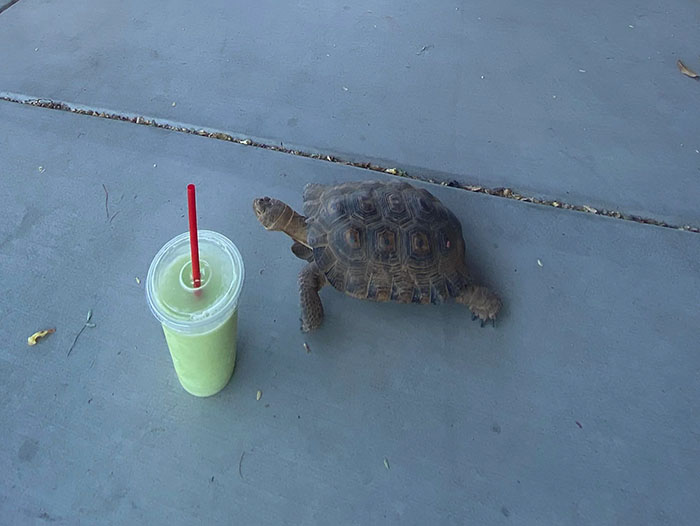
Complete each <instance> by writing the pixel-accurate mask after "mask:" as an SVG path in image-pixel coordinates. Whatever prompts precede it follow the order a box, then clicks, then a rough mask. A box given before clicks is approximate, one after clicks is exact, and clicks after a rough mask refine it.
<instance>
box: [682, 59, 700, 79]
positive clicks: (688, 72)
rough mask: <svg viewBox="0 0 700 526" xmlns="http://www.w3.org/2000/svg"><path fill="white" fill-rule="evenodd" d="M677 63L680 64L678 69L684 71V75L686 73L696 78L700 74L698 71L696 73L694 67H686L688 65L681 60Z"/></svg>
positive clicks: (687, 75)
mask: <svg viewBox="0 0 700 526" xmlns="http://www.w3.org/2000/svg"><path fill="white" fill-rule="evenodd" d="M676 65H677V66H678V69H679V70H680V72H681V73H683V75H685V76H686V77H690V78H691V79H696V78H698V76H700V75H698V74H697V73H695V72H694V71H693V70H692V69H688V68H687V67H686V65H685V64H683V62H681V61H680V60H679V61H678V62H676Z"/></svg>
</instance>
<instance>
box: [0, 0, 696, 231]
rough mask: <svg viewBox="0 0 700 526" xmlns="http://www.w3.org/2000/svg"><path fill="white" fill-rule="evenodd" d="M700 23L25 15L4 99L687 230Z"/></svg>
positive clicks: (675, 16)
mask: <svg viewBox="0 0 700 526" xmlns="http://www.w3.org/2000/svg"><path fill="white" fill-rule="evenodd" d="M698 24H700V8H699V7H698V3H697V2H696V1H693V0H672V1H669V2H664V4H663V5H659V6H657V5H651V4H650V3H649V2H641V1H638V0H625V1H623V2H608V1H602V0H595V1H592V2H585V3H581V2H578V3H567V4H565V5H564V4H562V5H559V4H557V3H555V2H551V1H536V2H520V1H517V0H515V1H508V2H488V1H485V0H481V1H478V2H470V3H468V4H467V3H465V2H461V1H455V0H451V1H448V2H438V3H437V4H436V3H431V2H424V1H423V2H419V1H416V0H412V1H409V2H381V3H377V2H371V1H366V0H364V1H360V2H327V1H296V2H273V1H264V2H255V3H252V4H251V3H245V4H243V3H240V2H238V3H232V2H226V1H224V0H214V1H212V2H207V5H206V8H204V7H203V6H200V5H198V4H195V3H186V2H164V1H159V2H153V1H151V2H136V1H127V2H125V1H121V0H107V1H103V2H93V1H89V0H72V1H71V2H53V1H48V0H31V1H29V0H27V1H22V2H20V3H19V4H17V5H16V6H14V7H13V8H12V9H10V10H8V11H7V12H6V13H4V14H3V16H2V18H0V48H2V49H4V50H6V52H5V53H4V54H3V57H2V68H0V90H4V91H12V92H18V93H23V94H27V95H31V96H35V97H40V98H52V99H59V100H65V101H69V102H75V103H81V104H88V105H96V106H99V107H107V108H111V109H114V110H123V111H133V112H137V113H143V114H145V115H150V116H154V117H158V118H167V119H174V120H178V121H184V122H187V123H191V124H195V125H198V126H202V127H207V126H209V127H214V128H222V129H226V130H231V131H234V132H238V133H242V134H249V135H251V136H256V137H261V138H264V139H267V140H269V141H271V142H284V143H285V144H286V145H289V146H295V147H302V148H304V149H308V150H312V151H323V152H325V153H335V154H339V155H341V156H343V157H346V158H351V159H353V160H360V161H366V160H370V159H375V160H379V161H380V162H381V163H383V164H386V165H389V166H393V165H396V166H400V167H402V168H404V169H407V170H409V171H410V172H412V173H414V174H434V175H436V176H439V177H445V178H449V179H455V178H456V179H458V180H460V181H463V182H467V183H471V184H481V185H487V186H493V187H500V186H510V187H514V188H516V189H517V190H519V191H520V192H522V193H525V194H528V195H535V196H538V197H546V198H550V199H555V200H559V201H571V202H575V203H576V204H580V205H589V206H593V207H596V208H608V209H621V210H623V211H624V212H627V213H632V214H638V215H643V216H651V217H653V218H655V219H659V220H663V221H667V222H670V223H672V224H679V225H682V224H693V225H696V226H697V225H698V224H700V212H699V208H698V207H697V201H698V199H699V197H700V139H699V138H700V120H698V118H697V111H694V108H697V107H698V106H700V86H699V85H698V82H695V81H693V80H692V79H689V78H687V77H684V76H683V75H681V74H680V73H679V71H678V70H677V68H676V60H677V59H679V58H681V59H683V60H685V61H686V62H687V63H688V65H689V66H690V67H693V68H694V69H696V70H700V62H699V61H700V57H699V56H698V49H700V33H698V31H697V27H698ZM10 50H11V51H10ZM173 103H175V106H173Z"/></svg>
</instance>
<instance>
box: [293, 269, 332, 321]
mask: <svg viewBox="0 0 700 526" xmlns="http://www.w3.org/2000/svg"><path fill="white" fill-rule="evenodd" d="M326 283H327V281H326V276H324V275H323V273H322V272H321V271H320V270H319V269H318V266H317V265H316V263H315V262H311V263H309V264H308V265H306V266H305V267H304V268H303V269H301V272H299V297H300V303H301V330H302V331H304V332H309V331H312V330H314V329H318V328H319V327H320V326H321V322H322V321H323V305H322V304H321V298H320V297H319V295H318V291H319V290H321V287H323V286H324V285H325V284H326Z"/></svg>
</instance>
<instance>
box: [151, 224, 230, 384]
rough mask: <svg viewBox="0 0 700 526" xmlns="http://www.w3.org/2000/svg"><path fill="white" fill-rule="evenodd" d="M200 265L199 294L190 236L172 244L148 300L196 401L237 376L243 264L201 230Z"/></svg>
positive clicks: (219, 239) (224, 242)
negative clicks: (235, 367)
mask: <svg viewBox="0 0 700 526" xmlns="http://www.w3.org/2000/svg"><path fill="white" fill-rule="evenodd" d="M199 260H200V268H201V286H200V287H199V288H197V289H195V288H193V282H192V263H191V260H190V254H189V242H188V236H187V234H182V235H180V236H178V237H176V238H174V239H173V240H171V241H170V242H169V243H168V244H166V245H165V246H164V247H163V248H162V249H161V251H160V252H159V253H158V255H156V257H155V258H154V260H153V262H152V263H151V268H150V269H149V275H148V279H147V295H148V299H149V304H150V306H151V310H152V311H153V313H154V315H155V316H156V318H158V319H159V321H160V322H161V324H162V326H163V333H164V334H165V339H166V342H167V344H168V348H169V350H170V355H171V357H172V361H173V365H174V367H175V372H176V373H177V376H178V379H179V380H180V384H181V385H182V387H183V388H184V389H185V390H186V391H187V392H189V393H191V394H193V395H195V396H211V395H213V394H216V393H218V392H219V391H220V390H221V389H223V388H224V387H225V386H226V384H227V383H228V382H229V380H230V378H231V375H232V374H233V369H234V365H235V361H236V337H237V332H238V296H239V295H240V292H241V288H242V284H243V261H242V259H241V257H240V254H239V253H238V250H237V249H236V248H235V245H233V243H231V242H230V241H229V240H228V239H226V238H225V237H224V236H221V235H220V234H216V233H215V232H209V231H206V230H205V231H199Z"/></svg>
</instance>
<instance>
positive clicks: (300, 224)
mask: <svg viewBox="0 0 700 526" xmlns="http://www.w3.org/2000/svg"><path fill="white" fill-rule="evenodd" d="M270 230H281V231H282V232H284V233H285V234H287V235H288V236H289V237H291V238H292V239H294V241H298V242H299V243H301V244H302V245H304V246H309V245H308V241H307V239H306V218H305V217H304V216H303V215H301V214H297V213H296V212H295V211H294V210H293V209H292V207H291V206H289V205H287V206H286V207H285V209H284V212H282V214H281V215H280V216H279V218H278V219H277V221H275V223H274V224H273V225H272V226H271V227H270Z"/></svg>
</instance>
